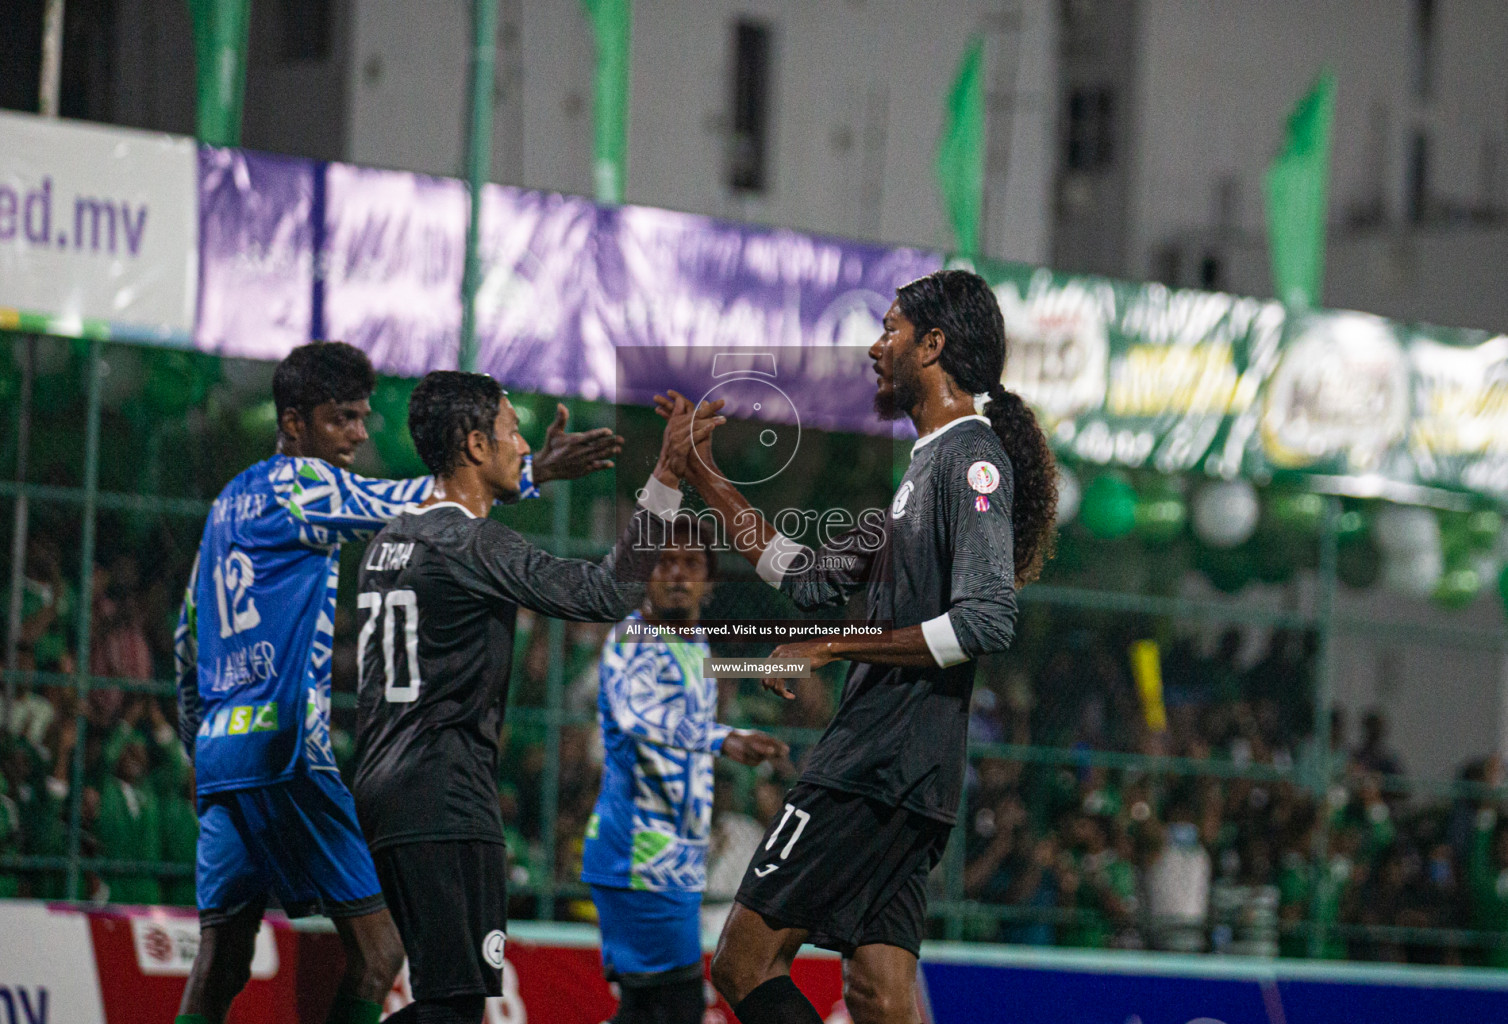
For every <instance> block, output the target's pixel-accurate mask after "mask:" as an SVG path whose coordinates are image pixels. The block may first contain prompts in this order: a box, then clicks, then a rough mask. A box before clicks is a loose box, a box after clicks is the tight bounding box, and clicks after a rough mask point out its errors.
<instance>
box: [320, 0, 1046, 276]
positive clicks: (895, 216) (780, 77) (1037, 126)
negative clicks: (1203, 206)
mask: <svg viewBox="0 0 1508 1024" xmlns="http://www.w3.org/2000/svg"><path fill="white" fill-rule="evenodd" d="M1006 6H1009V5H1007V4H1001V3H987V2H985V0H950V2H946V3H938V4H931V5H924V4H917V3H912V2H909V0H845V2H837V0H832V2H825V3H821V4H817V3H810V2H801V0H749V2H745V3H734V2H731V0H674V2H672V0H658V2H656V0H644V2H640V3H638V4H636V5H635V11H634V24H633V47H634V50H633V98H632V105H631V111H630V118H631V127H630V147H629V177H628V187H627V198H628V200H629V201H630V202H635V203H643V204H647V205H653V206H664V207H669V208H672V209H680V210H687V211H690V212H695V213H702V214H709V215H715V216H723V217H732V218H738V219H744V220H753V221H758V222H765V223H770V224H779V225H785V226H790V227H796V228H800V229H803V230H809V231H817V232H824V233H831V234H838V235H847V236H856V237H866V238H873V239H877V240H883V241H888V242H896V243H909V244H917V245H935V246H941V245H944V244H946V243H947V241H948V236H947V233H946V231H945V228H944V222H943V217H942V211H941V208H940V205H939V201H938V198H937V188H936V181H935V176H934V173H933V170H932V165H933V158H934V154H935V151H936V145H937V139H938V134H939V132H940V130H941V126H942V120H943V103H944V98H945V95H946V92H947V89H948V86H949V84H950V83H951V81H952V77H953V74H954V71H955V69H956V66H957V62H958V59H959V57H960V56H961V55H962V52H963V50H964V47H965V45H966V43H967V40H968V37H969V35H970V34H971V33H973V32H975V31H988V30H989V28H990V26H991V23H990V22H989V21H988V20H987V18H986V15H987V14H990V13H992V12H996V11H998V10H1000V9H1003V8H1004V7H1006ZM1021 7H1022V12H1021V13H1022V23H1021V24H1022V29H1021V31H1020V33H1019V35H1018V38H1017V39H1016V40H1015V47H1016V49H1015V55H1016V59H1017V60H1018V61H1019V76H1018V78H1017V87H1016V90H1015V91H1016V95H1015V96H1014V98H1013V108H1012V109H1013V110H1014V117H1013V119H1012V120H1013V124H1012V136H1013V145H1012V146H1011V158H1010V163H1009V167H1008V168H1007V169H1006V171H1005V173H1004V175H1003V176H1002V180H1003V183H1001V182H997V183H996V185H995V188H994V191H993V192H992V194H991V197H990V199H991V210H992V212H993V214H994V216H993V217H992V219H991V223H990V224H989V226H988V229H987V232H986V238H987V244H988V246H989V250H990V252H991V253H992V254H994V255H998V256H1003V257H1007V258H1011V259H1019V260H1025V261H1034V262H1035V261H1041V260H1043V259H1045V255H1046V252H1047V242H1048V232H1049V217H1048V215H1049V210H1050V204H1049V201H1048V199H1049V194H1050V176H1051V173H1052V144H1051V141H1050V140H1051V138H1052V131H1053V124H1054V120H1053V119H1054V117H1055V112H1054V109H1053V108H1054V102H1053V99H1052V97H1053V95H1054V75H1055V71H1054V50H1053V46H1054V36H1053V31H1052V12H1053V4H1052V3H1051V2H1050V0H1024V2H1023V3H1022V4H1021ZM468 8H469V5H468V4H467V3H465V2H464V0H426V2H423V3H420V2H418V0H355V2H354V15H353V33H352V44H353V53H352V58H351V60H350V62H349V67H348V74H349V76H350V77H349V82H348V87H349V96H350V100H349V102H350V108H349V113H348V117H347V122H348V144H347V156H348V158H349V159H351V160H353V161H356V162H358V163H366V164H375V165H378V166H386V167H400V168H406V169H412V170H420V171H427V172H432V173H446V174H454V173H458V172H459V171H460V169H461V162H462V125H463V121H464V110H465V106H464V96H465V79H466V57H467V54H466V40H467V36H468V32H469V27H468V15H467V11H468ZM739 16H744V17H753V18H758V19H762V20H765V21H767V22H768V23H769V24H770V25H771V26H772V29H773V36H774V68H773V74H772V79H773V90H772V99H773V109H772V116H771V153H770V155H771V163H772V174H771V188H770V189H769V191H768V193H767V194H766V195H763V196H760V197H756V198H740V197H738V196H735V195H734V194H733V193H732V191H731V190H729V189H728V188H727V186H726V185H725V184H724V179H725V171H724V165H725V149H724V139H725V137H726V132H727V121H728V108H729V104H730V93H731V85H730V83H729V73H728V68H729V64H730V62H731V57H732V54H731V49H732V33H733V24H734V21H735V20H736V18H738V17H739ZM502 21H503V25H504V29H503V32H502V33H500V39H501V40H502V45H501V47H500V51H499V62H500V72H499V80H500V86H501V89H500V92H501V93H502V95H501V96H500V100H501V101H502V103H503V105H504V107H503V109H500V111H499V118H498V124H497V126H496V131H495V134H496V142H495V145H494V173H495V176H498V177H503V176H504V174H506V176H507V177H510V178H513V177H515V174H516V178H515V180H516V181H517V182H518V183H521V184H525V185H530V186H533V187H539V188H548V189H556V190H560V191H567V192H588V191H590V188H591V145H592V143H591V133H592V121H591V103H592V67H593V60H594V50H593V44H592V37H591V30H590V27H589V25H588V23H587V20H586V18H585V16H584V14H583V13H582V11H581V8H580V5H579V4H577V3H571V2H558V3H548V4H541V3H522V2H517V3H514V4H506V5H505V7H504V15H503V19H502ZM510 22H512V23H513V25H514V28H513V29H511V30H510V29H508V28H507V26H508V24H509V23H510ZM510 32H516V38H514V37H512V36H510V35H509V33H510ZM1005 50H1006V48H1005V47H1003V46H1002V45H1001V37H999V36H998V35H997V36H996V37H994V38H992V42H991V49H990V53H991V56H992V57H997V59H1004V56H997V55H1000V54H1005ZM1006 55H1008V54H1006ZM510 69H511V71H510ZM510 103H511V104H517V105H518V106H519V108H521V109H511V108H508V106H507V105H508V104H510ZM520 151H521V154H522V155H521V158H520V155H519V154H520ZM510 171H511V172H512V173H508V172H510ZM499 172H504V173H499Z"/></svg>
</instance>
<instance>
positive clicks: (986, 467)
mask: <svg viewBox="0 0 1508 1024" xmlns="http://www.w3.org/2000/svg"><path fill="white" fill-rule="evenodd" d="M969 486H970V487H972V488H974V490H976V491H978V492H979V493H980V494H993V493H995V488H997V487H999V486H1000V470H998V469H996V468H995V464H994V463H993V462H985V461H984V460H983V459H981V460H980V461H978V462H976V463H974V464H973V465H972V466H970V467H969Z"/></svg>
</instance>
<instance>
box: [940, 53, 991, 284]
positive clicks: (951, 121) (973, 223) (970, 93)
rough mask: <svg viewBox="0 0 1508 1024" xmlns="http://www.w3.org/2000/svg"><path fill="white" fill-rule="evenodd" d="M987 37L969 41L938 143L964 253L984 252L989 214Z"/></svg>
mask: <svg viewBox="0 0 1508 1024" xmlns="http://www.w3.org/2000/svg"><path fill="white" fill-rule="evenodd" d="M984 114H985V111H984V39H983V38H982V37H980V36H974V37H973V38H972V39H970V40H969V46H968V49H966V50H965V51H964V54H963V60H961V61H959V63H958V74H957V75H956V76H955V77H954V79H953V87H952V88H951V89H949V90H948V104H947V109H946V121H945V122H944V124H943V133H942V139H941V140H940V141H939V142H938V146H937V165H936V166H937V188H938V191H939V192H940V193H941V194H942V203H943V209H944V211H946V213H947V216H948V224H949V226H950V227H951V228H952V229H953V238H954V240H955V241H956V242H957V244H958V251H959V252H961V253H963V254H965V255H974V254H976V253H978V251H979V221H980V217H981V215H982V214H983V212H984V157H985V117H984Z"/></svg>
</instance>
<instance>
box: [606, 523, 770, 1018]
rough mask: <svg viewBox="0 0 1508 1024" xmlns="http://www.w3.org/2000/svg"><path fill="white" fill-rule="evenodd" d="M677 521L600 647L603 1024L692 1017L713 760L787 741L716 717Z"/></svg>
mask: <svg viewBox="0 0 1508 1024" xmlns="http://www.w3.org/2000/svg"><path fill="white" fill-rule="evenodd" d="M695 525H696V524H695V520H694V519H688V518H678V519H677V520H676V521H675V524H674V528H673V530H672V533H671V543H669V544H667V545H666V546H665V547H664V548H663V549H662V550H661V552H660V557H659V561H658V563H657V564H656V566H655V569H654V572H653V573H652V574H651V575H650V578H649V586H648V588H647V589H646V591H645V599H644V604H643V606H642V607H641V608H640V610H638V611H636V612H634V613H633V614H632V615H631V616H629V618H628V619H627V620H626V621H625V622H623V623H622V624H620V625H619V627H618V628H617V629H616V630H614V635H613V636H611V637H609V638H608V641H607V643H606V644H605V645H604V646H603V649H602V666H601V670H600V672H601V675H600V678H601V689H600V691H599V693H598V698H597V718H598V721H599V722H600V724H601V726H602V740H603V746H604V748H605V749H606V752H607V763H606V765H605V766H604V768H603V772H602V789H601V792H600V794H599V795H598V797H597V806H596V808H595V810H594V812H593V814H592V818H591V821H590V822H589V824H588V825H587V839H586V848H585V850H584V851H583V856H582V872H581V878H582V880H583V881H585V882H587V883H588V884H590V886H591V891H592V902H593V903H594V904H596V907H597V917H598V920H599V922H600V923H601V929H602V965H603V969H604V971H605V972H606V974H607V977H608V979H609V980H611V981H616V982H617V983H618V988H619V992H620V994H621V1001H620V1003H619V1006H618V1011H617V1013H616V1014H614V1016H613V1019H612V1024H699V1022H700V1021H701V1019H702V1011H703V1009H704V1004H703V999H702V944H701V930H700V917H701V914H700V911H701V902H702V890H703V889H704V888H706V884H707V837H708V833H709V831H710V828H711V823H712V759H713V758H714V757H717V756H718V755H722V756H723V757H729V758H732V759H733V760H735V761H738V762H740V763H742V764H747V765H755V764H759V763H761V762H762V761H764V760H766V759H768V758H773V757H784V756H785V755H786V754H787V753H788V752H789V750H788V748H787V747H786V745H785V744H784V743H782V742H781V741H780V740H777V739H775V738H774V737H773V736H767V735H765V734H764V733H758V732H745V731H742V730H734V729H730V728H729V727H728V726H725V725H719V724H718V722H717V718H716V714H717V681H716V680H714V679H709V678H707V677H706V676H704V675H703V674H702V660H703V659H704V658H705V657H707V655H708V654H710V653H711V651H710V648H708V646H707V644H706V642H705V641H703V640H701V639H700V638H699V637H698V636H697V633H696V626H697V621H698V618H699V616H700V614H701V607H702V603H703V601H704V599H705V597H706V595H707V591H708V587H709V585H710V584H709V580H710V578H711V576H712V572H713V568H714V564H715V563H714V554H713V551H712V549H711V547H710V546H708V545H707V544H705V543H704V542H703V541H702V539H701V537H700V534H699V532H698V531H697V530H696V528H695Z"/></svg>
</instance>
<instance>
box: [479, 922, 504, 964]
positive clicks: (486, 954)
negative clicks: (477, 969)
mask: <svg viewBox="0 0 1508 1024" xmlns="http://www.w3.org/2000/svg"><path fill="white" fill-rule="evenodd" d="M506 942H507V936H505V935H504V934H503V933H502V932H501V931H499V930H498V929H496V928H494V929H493V930H492V931H490V932H488V933H487V937H486V938H484V939H483V940H482V959H483V960H486V961H487V962H488V963H489V964H491V965H492V966H493V967H496V968H497V969H498V970H502V968H503V946H504V945H505V944H506Z"/></svg>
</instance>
